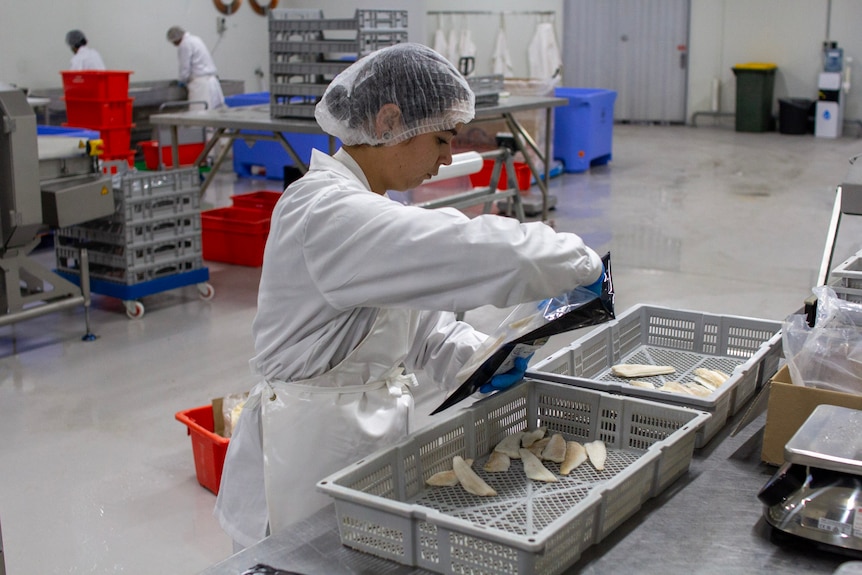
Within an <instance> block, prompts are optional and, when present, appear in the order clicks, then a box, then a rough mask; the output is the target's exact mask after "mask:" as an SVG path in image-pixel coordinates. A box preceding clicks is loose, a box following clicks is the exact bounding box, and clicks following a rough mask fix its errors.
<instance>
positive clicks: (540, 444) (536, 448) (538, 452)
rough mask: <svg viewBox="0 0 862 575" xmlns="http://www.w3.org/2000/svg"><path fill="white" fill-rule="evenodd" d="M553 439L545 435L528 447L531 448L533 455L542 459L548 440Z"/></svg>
mask: <svg viewBox="0 0 862 575" xmlns="http://www.w3.org/2000/svg"><path fill="white" fill-rule="evenodd" d="M549 441H551V438H550V437H543V438H542V439H540V440H539V441H537V442H536V443H534V444H533V445H531V446H530V447H528V448H527V449H529V450H530V451H531V452H532V454H533V455H535V456H536V457H538V458H539V459H542V452H543V451H544V450H545V447H546V446H547V445H548V442H549Z"/></svg>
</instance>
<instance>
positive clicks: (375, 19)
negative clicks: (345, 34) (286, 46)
mask: <svg viewBox="0 0 862 575" xmlns="http://www.w3.org/2000/svg"><path fill="white" fill-rule="evenodd" d="M268 23H269V29H270V30H271V31H280V32H317V31H322V30H367V29H380V28H407V11H406V10H357V11H356V13H355V14H354V16H353V18H323V12H322V11H317V10H291V9H283V10H271V11H270V13H269V21H268Z"/></svg>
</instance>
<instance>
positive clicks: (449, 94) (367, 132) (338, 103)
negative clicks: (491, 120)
mask: <svg viewBox="0 0 862 575" xmlns="http://www.w3.org/2000/svg"><path fill="white" fill-rule="evenodd" d="M475 102H476V97H475V95H474V94H473V91H472V90H471V89H470V86H469V85H468V84H467V81H466V80H465V79H464V77H463V76H462V75H461V74H460V73H459V72H458V70H456V69H455V67H454V66H452V64H451V63H450V62H449V61H448V60H446V59H445V58H444V57H443V56H441V55H440V54H438V53H437V52H435V51H434V50H432V49H431V48H428V47H427V46H423V45H421V44H413V43H404V44H396V45H394V46H390V47H388V48H383V49H380V50H377V51H376V52H372V53H371V54H369V55H367V56H365V57H363V58H361V59H360V60H358V61H357V62H355V63H354V64H351V65H350V67H349V68H347V69H346V70H344V71H343V72H341V73H340V74H338V76H336V77H335V79H334V80H332V82H331V83H330V84H329V86H328V87H327V89H326V92H324V94H323V97H322V98H321V100H320V102H318V104H317V106H316V107H315V110H314V117H315V118H316V119H317V122H318V123H319V124H320V126H321V127H322V128H323V130H324V131H325V132H327V133H328V134H330V135H333V136H335V137H337V138H338V139H340V140H341V142H342V143H343V144H344V145H347V146H355V145H359V144H369V145H372V146H374V145H380V144H384V145H393V144H397V143H399V142H403V141H404V140H407V139H409V138H412V137H413V136H417V135H419V134H424V133H428V132H437V131H441V130H451V129H452V128H454V127H455V126H456V125H457V124H458V123H464V124H466V123H467V122H469V121H470V120H472V119H473V115H474V113H475ZM386 104H394V105H395V106H397V107H398V110H399V111H400V121H398V122H396V123H395V125H393V126H392V127H391V129H386V130H383V131H381V130H379V129H378V127H377V114H378V112H379V111H380V109H381V108H382V107H383V106H384V105H386Z"/></svg>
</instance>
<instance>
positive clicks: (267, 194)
mask: <svg viewBox="0 0 862 575" xmlns="http://www.w3.org/2000/svg"><path fill="white" fill-rule="evenodd" d="M281 194H282V192H273V191H270V190H261V191H259V192H251V193H248V194H237V195H234V196H231V197H230V199H231V201H233V205H234V206H236V207H238V208H254V209H256V210H266V211H267V212H270V213H272V210H273V208H275V204H276V203H277V202H278V199H279V198H280V197H281Z"/></svg>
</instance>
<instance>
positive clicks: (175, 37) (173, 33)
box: [168, 26, 186, 42]
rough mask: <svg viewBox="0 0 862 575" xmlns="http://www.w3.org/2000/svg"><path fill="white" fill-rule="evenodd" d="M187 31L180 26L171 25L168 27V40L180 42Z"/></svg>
mask: <svg viewBox="0 0 862 575" xmlns="http://www.w3.org/2000/svg"><path fill="white" fill-rule="evenodd" d="M185 33H186V31H185V30H183V29H182V28H180V27H179V26H171V27H170V28H168V42H179V41H180V40H182V39H183V34H185Z"/></svg>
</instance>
